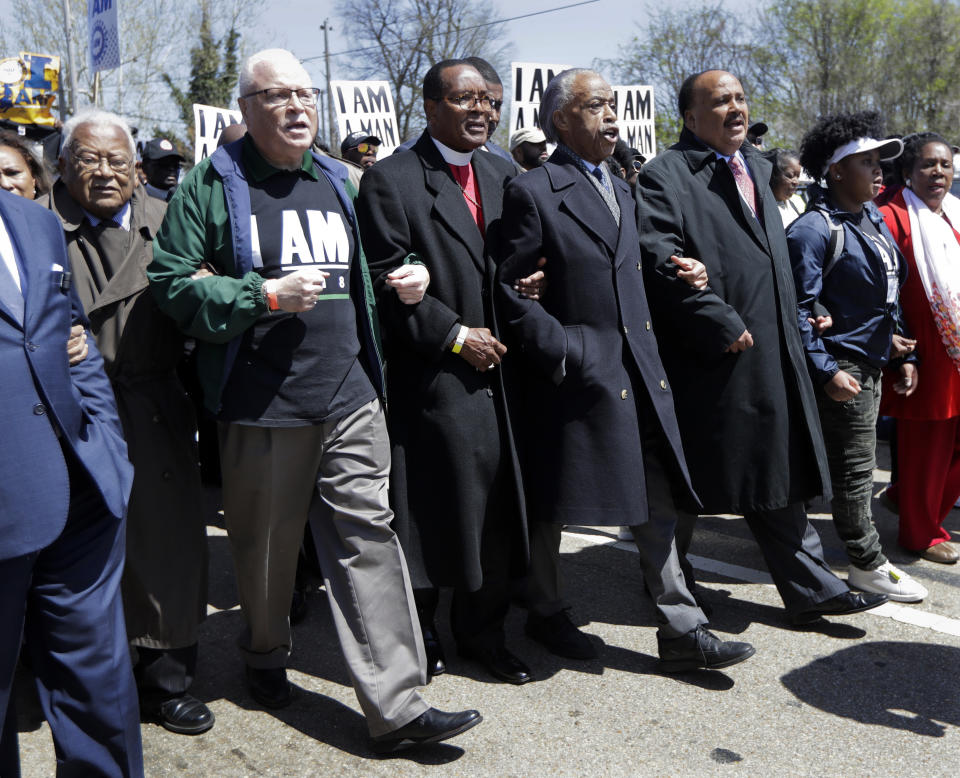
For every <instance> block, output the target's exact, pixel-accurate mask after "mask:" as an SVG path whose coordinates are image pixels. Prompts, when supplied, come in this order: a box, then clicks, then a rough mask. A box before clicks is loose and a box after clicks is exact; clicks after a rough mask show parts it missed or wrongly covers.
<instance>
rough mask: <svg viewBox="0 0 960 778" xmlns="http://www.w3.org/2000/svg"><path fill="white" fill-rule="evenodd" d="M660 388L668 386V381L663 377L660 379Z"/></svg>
mask: <svg viewBox="0 0 960 778" xmlns="http://www.w3.org/2000/svg"><path fill="white" fill-rule="evenodd" d="M660 388H661V389H666V388H667V382H666V381H664V380H663V379H662V378H661V379H660Z"/></svg>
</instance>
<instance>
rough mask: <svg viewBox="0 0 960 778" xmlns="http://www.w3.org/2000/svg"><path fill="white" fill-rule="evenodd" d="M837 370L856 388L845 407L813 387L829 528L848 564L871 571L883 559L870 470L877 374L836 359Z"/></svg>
mask: <svg viewBox="0 0 960 778" xmlns="http://www.w3.org/2000/svg"><path fill="white" fill-rule="evenodd" d="M837 364H838V365H839V366H840V369H841V370H843V371H845V372H847V373H849V374H850V375H851V376H853V377H854V378H855V379H856V380H857V382H858V383H859V384H860V389H861V391H860V394H858V395H857V396H856V397H854V398H853V399H851V400H847V401H846V402H836V401H835V400H831V399H830V397H829V396H828V395H827V393H826V392H825V391H824V389H823V387H822V386H819V387H817V406H818V408H819V410H820V426H821V427H823V440H824V443H825V444H826V448H827V462H828V464H829V466H830V480H831V481H832V483H833V500H832V501H831V503H830V504H831V507H832V509H833V524H834V526H835V527H836V528H837V534H838V535H839V536H840V539H841V540H842V541H843V543H844V546H845V548H846V552H847V556H848V557H849V558H850V562H851V563H852V564H854V565H856V566H857V567H859V568H861V569H862V570H874V569H876V568H878V567H880V565H882V564H883V563H884V562H886V561H887V558H886V557H885V556H884V555H883V550H882V549H881V548H880V536H879V535H878V534H877V528H876V527H875V526H874V524H873V514H872V512H871V510H870V500H871V499H872V497H873V469H874V467H876V447H877V412H878V410H879V408H880V369H879V368H875V367H872V366H870V365H868V364H866V363H863V362H855V361H853V360H850V359H840V358H838V359H837Z"/></svg>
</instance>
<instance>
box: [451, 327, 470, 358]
mask: <svg viewBox="0 0 960 778" xmlns="http://www.w3.org/2000/svg"><path fill="white" fill-rule="evenodd" d="M469 332H470V328H469V327H464V326H463V325H462V324H461V325H460V332H458V333H457V339H456V340H455V341H454V343H453V346H451V347H450V350H451V351H452V352H453V353H454V354H459V353H460V349H462V348H463V343H464V341H465V340H466V339H467V333H469Z"/></svg>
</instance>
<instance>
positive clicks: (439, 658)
mask: <svg viewBox="0 0 960 778" xmlns="http://www.w3.org/2000/svg"><path fill="white" fill-rule="evenodd" d="M423 647H424V649H425V650H426V652H427V678H428V679H429V678H433V676H435V675H443V674H444V673H445V672H447V658H446V657H445V656H444V654H443V646H442V645H441V643H440V636H439V635H438V634H437V628H436V627H434V626H433V625H432V624H431V625H430V626H429V627H426V628H425V629H424V630H423Z"/></svg>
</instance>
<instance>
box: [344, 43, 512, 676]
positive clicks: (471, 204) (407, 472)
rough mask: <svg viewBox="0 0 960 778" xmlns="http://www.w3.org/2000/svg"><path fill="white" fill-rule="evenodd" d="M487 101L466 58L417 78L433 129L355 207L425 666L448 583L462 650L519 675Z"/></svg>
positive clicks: (497, 176)
mask: <svg viewBox="0 0 960 778" xmlns="http://www.w3.org/2000/svg"><path fill="white" fill-rule="evenodd" d="M493 99H494V98H493V97H492V96H491V95H489V94H488V92H487V87H486V82H485V81H484V79H483V77H482V76H481V75H480V74H479V73H478V72H477V71H476V70H475V69H474V68H473V67H472V66H470V65H469V64H467V63H465V62H463V61H461V60H446V61H444V62H440V63H437V64H436V65H434V66H433V67H432V68H431V69H430V71H429V72H428V73H427V75H426V76H425V78H424V110H425V112H426V115H427V130H426V131H425V132H424V133H423V135H422V136H421V137H420V139H419V140H418V141H417V143H416V144H415V145H414V146H413V148H412V149H411V150H410V151H409V152H405V153H402V154H394V155H392V156H391V157H388V158H387V159H384V160H382V161H381V162H378V163H377V164H376V165H374V166H373V167H372V168H370V169H369V170H368V171H367V172H366V173H365V174H364V178H363V183H362V185H361V187H360V196H359V198H358V200H357V216H358V219H359V223H360V232H361V237H362V240H363V247H364V250H365V251H366V254H367V257H368V260H369V263H370V272H371V276H372V278H373V279H374V288H375V290H376V292H377V297H378V304H379V312H380V317H381V327H382V332H383V337H384V348H385V351H386V361H387V372H388V378H387V387H388V389H387V391H388V424H389V429H390V438H391V444H392V456H393V468H392V471H391V477H390V485H391V493H390V499H391V503H392V504H393V509H394V512H395V514H396V518H395V524H394V526H395V529H396V531H397V534H398V535H399V536H400V539H401V544H402V545H403V549H404V553H405V554H406V557H407V562H408V564H409V567H410V575H411V579H412V583H413V587H414V591H415V595H416V597H417V606H418V610H419V612H420V619H421V626H422V627H423V629H424V639H425V641H424V642H425V645H426V648H427V659H428V670H430V671H432V672H433V673H434V674H436V673H437V672H442V670H443V656H442V651H441V650H440V646H439V643H438V641H437V639H436V632H435V629H434V626H433V621H434V612H435V610H436V605H437V590H438V587H441V586H452V587H453V588H454V599H453V612H452V627H453V633H454V637H455V639H456V641H457V647H458V650H459V652H460V653H461V654H462V655H465V656H467V657H470V658H473V659H476V660H478V661H479V662H481V664H483V665H484V666H485V667H486V669H487V670H489V671H490V672H491V673H492V674H493V675H494V676H496V677H498V678H500V679H501V680H505V681H508V682H511V683H525V682H526V681H529V680H530V679H531V676H530V673H529V670H528V669H527V668H526V667H525V666H524V665H523V664H522V663H521V662H519V660H517V659H516V657H514V656H513V655H512V654H510V652H508V651H507V650H506V648H505V647H504V634H503V620H504V618H505V616H506V613H507V609H508V604H509V589H508V586H509V580H510V576H511V575H513V574H517V573H518V572H519V570H518V569H517V567H516V566H514V567H513V569H511V562H515V561H518V560H519V561H520V562H522V561H523V560H524V558H525V556H526V524H525V514H524V507H523V498H522V490H521V485H520V477H519V465H518V463H517V457H516V452H515V450H514V446H513V443H512V435H511V432H510V427H509V419H508V418H507V414H506V407H505V401H504V392H503V381H502V378H501V370H500V368H499V364H500V361H501V357H502V356H503V354H504V353H505V351H506V348H505V347H504V346H503V344H502V343H500V340H499V338H498V336H497V328H496V323H495V320H494V316H493V304H492V299H491V297H492V291H491V290H492V285H493V276H494V271H495V268H494V265H493V262H492V260H491V259H490V258H489V256H488V255H487V252H486V248H485V244H484V236H485V233H486V232H488V231H490V230H491V229H493V228H494V226H495V224H496V222H497V220H499V218H500V212H501V208H502V203H503V189H504V187H505V186H506V184H507V182H508V181H509V180H510V178H511V177H512V175H513V173H514V169H513V166H512V165H510V164H509V163H507V162H505V161H504V160H502V159H500V158H499V157H497V156H495V155H493V154H489V153H485V152H482V151H476V150H477V149H479V147H480V146H482V145H483V143H484V142H485V141H486V139H487V116H488V114H489V112H490V111H491V110H492V107H493V106H492V104H491V101H492V100H493ZM475 151H476V153H474V152H475ZM408 262H422V263H423V264H425V265H426V267H427V269H428V270H429V271H430V286H429V288H428V290H427V294H426V296H425V297H424V298H423V300H422V301H421V302H420V303H418V304H416V305H404V304H402V303H401V304H397V303H398V300H397V295H396V294H394V292H393V290H392V288H391V283H392V282H393V279H392V275H393V274H392V272H391V271H392V270H393V268H396V266H397V265H398V264H400V263H408Z"/></svg>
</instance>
